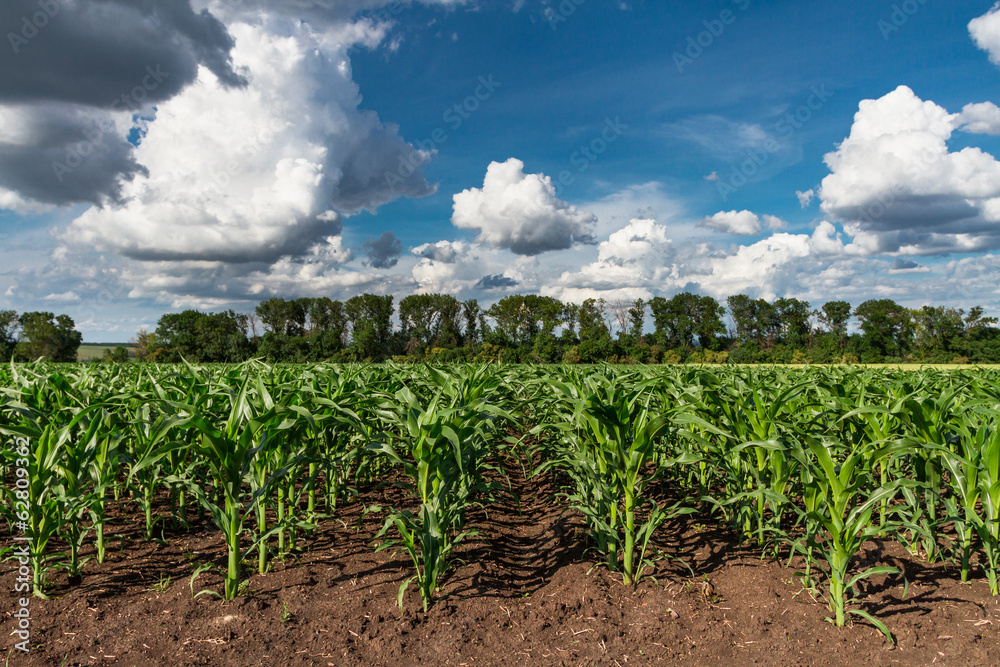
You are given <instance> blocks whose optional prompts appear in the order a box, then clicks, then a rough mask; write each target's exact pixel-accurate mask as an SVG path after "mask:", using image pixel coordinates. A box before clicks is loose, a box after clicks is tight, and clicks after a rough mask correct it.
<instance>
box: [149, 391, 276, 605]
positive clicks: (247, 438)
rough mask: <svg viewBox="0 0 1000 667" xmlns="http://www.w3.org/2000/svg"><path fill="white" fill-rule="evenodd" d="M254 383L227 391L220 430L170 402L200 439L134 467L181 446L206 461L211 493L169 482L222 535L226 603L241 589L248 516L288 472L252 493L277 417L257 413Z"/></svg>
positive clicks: (175, 443) (179, 443) (177, 480)
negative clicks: (257, 462)
mask: <svg viewBox="0 0 1000 667" xmlns="http://www.w3.org/2000/svg"><path fill="white" fill-rule="evenodd" d="M248 384H249V379H248V378H246V377H245V378H244V380H243V384H242V386H241V387H240V388H239V390H238V391H233V390H231V389H228V390H227V391H225V392H224V394H225V395H227V396H228V398H229V401H230V410H229V414H228V417H227V419H226V421H225V422H224V423H223V424H221V428H216V426H215V424H214V423H213V422H212V420H211V419H210V418H208V417H207V416H205V414H203V413H202V412H201V411H200V410H199V409H198V408H196V407H194V406H192V405H187V404H183V403H175V402H172V403H169V404H165V405H164V406H163V408H164V409H165V410H170V411H172V412H173V413H174V414H175V415H177V417H178V420H179V421H178V424H177V426H178V427H185V428H189V429H194V430H195V431H196V432H197V434H198V437H196V438H194V440H193V442H192V443H191V444H188V443H185V442H183V441H176V440H175V441H172V442H169V443H167V444H166V445H164V446H162V447H160V448H158V449H157V450H155V451H154V452H153V453H151V454H150V455H149V456H148V457H146V458H144V459H142V460H140V461H139V462H137V463H136V465H135V466H134V467H133V468H132V474H133V475H135V474H138V473H139V472H141V471H142V470H144V469H145V468H147V467H149V466H152V465H155V464H156V463H157V462H159V461H160V460H161V459H163V458H164V457H165V456H167V455H168V454H169V453H170V452H172V451H175V450H176V449H178V448H181V447H190V448H191V450H192V454H193V455H194V456H195V457H196V458H197V459H199V460H200V461H202V462H204V464H205V466H206V467H207V469H208V474H209V477H210V479H211V481H212V485H213V488H210V489H208V490H207V492H206V489H204V488H203V486H202V485H201V484H199V483H197V480H193V479H180V478H172V479H169V480H168V481H171V482H173V483H176V484H183V485H185V486H186V487H187V488H188V490H189V492H190V493H191V494H192V495H193V496H194V497H195V498H196V499H197V500H198V502H199V503H201V505H202V506H204V507H205V509H206V510H207V511H208V512H209V514H210V515H211V517H212V521H213V522H214V523H215V525H216V526H217V527H218V528H219V530H220V531H222V534H223V538H224V540H225V543H226V556H227V567H226V570H225V583H224V596H223V597H224V598H225V599H226V600H232V599H233V598H235V597H236V595H237V593H238V592H239V588H240V581H241V574H242V570H241V563H242V561H243V559H244V558H245V556H246V554H244V553H243V551H242V542H241V538H242V534H243V527H244V522H245V520H246V518H247V514H248V513H249V512H251V511H254V512H255V508H256V507H257V505H258V504H259V503H262V502H264V499H265V496H267V495H268V494H269V493H270V492H271V490H273V489H274V488H275V486H276V485H277V484H278V483H279V482H280V481H281V480H282V479H283V478H284V476H285V475H286V474H287V472H288V467H285V468H282V469H280V470H277V471H274V472H272V474H271V476H270V477H268V478H267V479H266V480H265V482H264V484H263V485H261V486H260V487H259V488H258V489H256V490H255V491H254V492H252V493H250V494H247V493H246V487H247V486H248V483H249V480H250V478H251V477H252V475H251V473H252V471H253V467H254V462H255V460H256V458H257V457H258V456H261V455H262V452H264V449H265V446H266V444H267V439H266V437H265V431H266V430H267V429H268V428H271V426H272V423H273V421H274V420H275V418H276V411H275V409H274V408H271V409H270V410H266V411H263V412H262V413H259V414H255V411H254V408H255V406H254V405H253V404H252V401H251V399H250V397H249V396H248ZM289 467H290V466H289ZM247 496H249V497H248V498H247ZM252 548H253V546H251V549H252Z"/></svg>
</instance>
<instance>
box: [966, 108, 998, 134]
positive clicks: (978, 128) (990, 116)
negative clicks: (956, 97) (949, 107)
mask: <svg viewBox="0 0 1000 667" xmlns="http://www.w3.org/2000/svg"><path fill="white" fill-rule="evenodd" d="M956 120H957V121H958V122H959V123H960V125H961V126H960V128H959V129H961V130H962V131H963V132H971V133H973V134H1000V107H998V106H997V105H995V104H993V103H992V102H982V103H980V104H966V105H965V108H964V109H962V113H960V114H959V115H958V118H957V119H956Z"/></svg>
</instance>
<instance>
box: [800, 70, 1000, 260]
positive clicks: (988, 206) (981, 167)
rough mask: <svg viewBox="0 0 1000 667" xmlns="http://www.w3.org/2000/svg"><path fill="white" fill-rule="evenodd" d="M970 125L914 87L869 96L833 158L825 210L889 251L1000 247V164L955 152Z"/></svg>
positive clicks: (978, 153) (973, 151) (975, 151)
mask: <svg viewBox="0 0 1000 667" xmlns="http://www.w3.org/2000/svg"><path fill="white" fill-rule="evenodd" d="M962 123H963V120H962V116H961V115H958V114H950V113H948V111H947V110H946V109H944V108H942V107H941V106H939V105H937V104H935V103H934V102H930V101H924V100H922V99H920V98H919V97H917V95H916V94H915V93H914V92H913V91H912V90H911V89H910V88H908V87H906V86H900V87H899V88H897V89H896V90H895V91H893V92H891V93H889V94H887V95H885V96H884V97H882V98H880V99H877V100H864V101H862V102H861V104H860V110H859V111H858V113H857V114H856V115H855V117H854V125H853V127H852V128H851V134H850V136H849V137H848V138H847V139H845V140H844V141H843V142H842V143H841V144H840V146H839V147H838V149H837V150H836V151H834V152H832V153H829V154H827V155H826V157H825V162H826V164H827V166H829V167H830V171H831V173H830V175H829V176H827V177H826V178H825V179H823V183H822V186H821V188H820V198H821V199H822V210H823V211H824V212H825V213H827V214H828V215H830V216H833V217H834V218H837V219H839V220H841V221H843V222H844V223H846V225H845V229H846V231H848V232H849V233H850V234H851V235H852V236H858V235H859V234H870V235H874V237H875V238H876V239H877V243H876V244H875V247H874V248H873V249H875V250H881V251H886V252H896V251H904V252H909V253H920V252H928V253H933V252H952V251H966V250H974V249H977V248H978V249H983V248H987V247H995V246H997V245H1000V239H998V232H1000V230H998V229H997V225H996V223H997V222H998V221H1000V216H997V215H996V213H997V212H998V211H1000V206H998V204H1000V202H997V201H996V200H997V198H998V197H1000V162H997V160H996V159H995V158H994V157H993V156H992V155H990V154H988V153H986V152H984V151H982V150H980V149H979V148H976V147H967V148H963V149H962V150H960V151H957V152H951V151H950V150H949V148H948V144H947V142H948V140H949V139H950V138H951V135H952V133H953V132H954V131H955V130H956V129H958V128H959V127H960V126H961V125H962Z"/></svg>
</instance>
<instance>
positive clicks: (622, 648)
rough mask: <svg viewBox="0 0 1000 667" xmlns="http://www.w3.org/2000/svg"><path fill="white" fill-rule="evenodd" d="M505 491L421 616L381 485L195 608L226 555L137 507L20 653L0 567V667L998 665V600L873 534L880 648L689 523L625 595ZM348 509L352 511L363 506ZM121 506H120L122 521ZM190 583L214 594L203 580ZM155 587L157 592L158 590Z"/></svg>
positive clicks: (204, 528)
mask: <svg viewBox="0 0 1000 667" xmlns="http://www.w3.org/2000/svg"><path fill="white" fill-rule="evenodd" d="M513 490H514V492H515V493H516V494H518V495H519V496H520V504H518V503H517V502H515V501H514V500H512V499H511V498H506V499H503V500H501V502H499V503H498V504H497V505H495V506H490V508H489V513H488V515H487V514H486V513H484V512H482V511H480V512H479V513H478V514H477V515H476V517H475V523H476V527H477V528H478V529H479V530H480V531H481V532H480V534H479V535H478V536H477V537H475V538H472V540H470V541H469V542H468V543H467V544H466V545H465V547H464V548H463V549H462V550H461V553H460V556H461V558H462V559H463V560H464V563H457V567H456V569H455V570H454V571H453V572H452V574H451V575H450V576H449V577H448V579H447V582H446V585H445V586H444V591H443V592H444V594H445V595H444V596H443V597H442V599H440V601H438V602H437V603H436V604H435V605H434V606H433V607H432V608H431V610H430V611H429V612H428V613H426V614H425V613H423V611H422V610H421V609H422V607H421V604H420V599H419V595H418V593H417V592H416V589H415V588H413V587H411V588H410V591H409V592H408V594H407V596H406V598H405V611H404V612H402V613H401V612H400V611H399V608H398V607H397V605H396V594H397V591H398V587H399V584H400V582H401V581H403V580H405V579H407V578H409V577H410V576H411V569H410V567H411V566H410V564H409V562H408V560H407V557H406V555H405V554H402V553H399V554H394V553H393V552H391V551H382V552H379V553H375V552H374V548H373V542H372V538H373V537H374V535H375V533H376V532H377V531H378V529H379V528H380V527H381V519H380V518H379V516H378V515H376V514H367V515H366V514H363V508H364V503H367V504H374V503H384V504H391V503H392V501H393V500H397V499H398V498H399V496H398V493H399V492H398V490H396V489H393V488H391V487H382V488H381V489H377V488H367V489H362V493H361V496H360V499H359V500H355V501H353V502H352V503H350V504H348V505H347V506H345V507H344V508H343V509H342V510H341V511H340V514H339V519H340V520H341V521H343V523H340V522H339V521H327V522H325V523H324V524H323V525H322V527H321V529H320V531H318V533H317V534H316V535H314V536H312V537H310V538H308V539H306V540H302V541H300V542H299V546H301V547H304V549H303V551H301V552H300V553H298V554H296V556H294V557H289V558H287V559H286V560H285V562H284V563H276V564H275V568H274V571H272V572H269V573H268V574H266V575H264V576H259V575H254V576H252V577H251V578H250V580H249V581H250V583H249V590H248V591H247V592H246V594H245V595H243V596H241V597H239V598H237V599H236V600H234V601H231V602H223V601H221V600H219V599H218V598H216V597H213V596H209V595H202V596H200V597H197V598H195V597H193V596H192V592H191V588H190V584H189V579H190V575H191V573H192V571H193V570H194V567H195V564H196V563H201V562H206V561H210V560H212V561H215V562H217V563H219V564H222V563H223V562H224V559H225V556H224V550H223V543H222V541H221V538H220V537H219V536H218V534H217V533H216V532H215V529H214V527H212V526H211V525H207V524H202V525H195V526H194V527H193V528H192V529H190V530H189V531H183V532H177V533H173V534H169V533H168V534H167V536H166V537H167V545H166V546H162V545H159V544H155V543H154V544H150V543H145V542H143V541H142V540H141V537H140V535H139V534H138V532H137V530H138V528H139V526H136V525H134V515H133V516H132V517H125V516H123V515H121V514H119V515H118V516H117V517H116V523H117V524H118V525H119V526H126V524H128V525H127V526H126V528H124V532H123V533H122V536H123V538H124V541H123V543H122V544H123V545H124V550H122V549H121V548H120V543H119V541H118V540H117V539H116V540H115V542H114V545H113V548H112V550H111V554H110V556H109V558H108V560H107V561H106V562H105V563H104V564H103V565H98V564H97V563H96V562H91V563H89V564H88V566H87V574H86V576H85V578H84V580H83V582H82V583H81V584H77V585H70V583H69V582H68V581H67V579H66V577H65V575H60V574H57V575H55V586H54V589H53V591H52V596H53V597H52V599H51V600H49V601H42V600H37V599H35V600H32V602H31V612H32V626H31V632H32V636H31V644H32V650H31V653H30V654H28V655H25V654H23V653H20V652H18V651H14V650H13V648H12V647H13V645H14V643H15V641H17V639H16V638H15V637H13V636H8V632H10V631H11V630H12V629H13V627H14V621H13V619H12V618H11V616H10V614H11V612H12V611H14V609H15V600H14V598H15V595H14V593H13V587H14V571H13V568H12V567H11V564H10V563H4V564H2V566H0V587H2V589H3V590H6V591H10V593H8V594H7V595H6V596H4V595H0V601H5V602H4V606H5V607H6V609H5V610H4V611H5V615H4V618H3V620H2V623H3V626H4V627H5V628H7V629H5V630H4V631H3V632H2V635H3V636H4V637H5V646H4V654H5V656H6V659H7V660H8V663H6V664H9V665H25V666H29V665H30V666H42V665H44V666H51V665H67V666H70V665H160V666H163V665H219V666H222V665H240V666H244V665H246V666H249V665H269V666H272V665H320V666H330V665H337V666H339V665H394V666H395V665H456V666H459V665H546V666H547V665H619V666H623V665H627V664H633V665H638V664H652V663H662V664H689V665H733V666H741V665H755V664H763V665H837V666H838V667H843V666H844V665H861V664H864V665H871V666H874V665H929V664H942V665H948V664H952V665H997V664H1000V604H998V600H997V599H994V598H992V597H991V596H990V595H989V589H988V587H987V584H986V582H985V579H984V578H982V577H981V576H978V575H977V578H976V579H975V580H974V581H973V582H972V583H970V584H962V583H961V582H960V581H959V579H958V573H957V571H956V570H955V569H954V568H952V567H949V566H946V565H933V566H928V565H926V564H922V563H921V562H920V561H919V560H918V559H916V558H913V557H911V556H909V555H908V554H907V553H906V551H905V550H904V549H902V548H901V547H900V546H898V545H897V544H896V543H894V542H893V543H888V542H887V543H885V544H879V543H871V544H869V545H867V546H868V548H867V549H866V554H865V560H866V563H869V564H875V563H880V564H891V565H896V566H897V567H901V568H903V569H904V571H905V573H906V578H907V579H908V580H909V582H910V585H909V591H908V592H907V594H906V597H905V599H903V593H904V589H903V585H902V584H903V578H902V577H900V576H895V575H892V576H889V577H880V578H876V579H874V580H873V581H872V582H871V583H869V584H866V585H865V586H864V590H863V607H864V608H865V609H866V610H867V611H869V612H872V613H874V614H876V615H877V616H878V617H879V618H881V619H882V620H883V621H884V622H885V623H886V624H887V625H888V626H889V628H890V630H891V631H892V632H893V634H894V635H895V637H896V639H897V643H896V644H895V646H892V645H890V644H888V643H887V642H886V641H885V640H884V638H883V637H882V635H881V633H879V632H878V631H877V630H876V629H875V628H873V627H872V626H871V625H868V624H867V623H863V622H857V623H854V624H853V625H849V626H848V627H845V628H836V627H833V626H832V625H831V624H829V623H827V622H826V621H825V620H824V619H825V617H827V616H828V615H829V612H828V610H827V608H826V605H825V604H824V603H823V602H822V601H819V600H814V599H813V598H812V597H811V596H810V594H809V592H808V591H804V590H803V588H802V586H801V585H800V584H799V583H797V581H795V580H793V579H792V573H793V571H794V570H793V569H789V568H786V567H785V566H784V563H775V562H768V561H762V560H761V559H760V557H759V554H758V553H755V552H754V550H753V549H750V548H744V547H740V546H739V545H737V544H736V543H735V542H734V540H733V539H732V538H731V537H730V536H728V535H727V534H726V533H725V532H723V531H721V530H719V529H718V528H717V527H716V526H717V522H714V521H712V520H710V519H707V518H706V517H699V516H697V515H695V516H690V517H684V518H683V519H682V520H675V521H674V522H672V523H670V524H668V525H667V526H665V527H664V528H663V529H661V531H660V532H659V534H658V536H657V540H656V548H657V549H658V550H659V553H661V554H666V555H669V556H672V557H675V558H683V559H684V560H685V561H686V562H687V563H688V564H689V565H690V567H691V568H692V569H693V570H694V573H695V574H694V576H692V574H691V572H689V571H688V569H687V568H686V566H685V565H683V564H681V563H680V562H678V561H676V560H674V559H672V558H664V559H662V560H659V561H658V564H657V568H656V571H655V572H654V576H653V577H647V578H646V579H645V580H644V581H643V582H641V583H640V585H639V586H638V588H637V589H636V590H635V591H633V590H631V589H630V588H627V587H625V586H624V585H623V584H622V582H621V579H620V578H618V577H616V576H615V575H613V574H611V573H609V572H608V571H607V570H606V569H604V568H600V567H597V568H595V567H594V563H593V561H592V560H591V559H590V556H589V555H588V554H586V553H584V546H585V542H584V538H583V534H582V528H581V523H580V520H579V518H578V517H576V516H575V515H574V513H573V512H569V511H566V512H562V511H561V510H560V506H559V504H558V503H557V502H556V501H554V500H553V498H552V494H553V489H552V488H551V487H545V486H541V487H540V486H539V484H538V482H535V481H527V482H526V481H524V480H517V479H515V480H514V489H513ZM362 501H364V502H362ZM130 511H131V510H130ZM194 586H195V590H196V591H197V590H201V589H203V588H214V589H215V590H220V589H221V578H220V577H219V576H218V575H217V574H215V573H205V574H203V575H201V576H200V577H198V579H197V580H196V581H195V584H194ZM161 588H162V589H163V590H162V591H161V590H159V589H161Z"/></svg>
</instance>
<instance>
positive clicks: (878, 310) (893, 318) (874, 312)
mask: <svg viewBox="0 0 1000 667" xmlns="http://www.w3.org/2000/svg"><path fill="white" fill-rule="evenodd" d="M854 316H855V317H857V318H858V320H859V322H860V324H861V331H862V340H861V350H862V355H863V356H862V359H861V360H862V361H865V362H867V363H871V362H877V361H882V360H884V359H887V358H900V357H902V356H903V355H904V354H906V352H907V351H908V350H909V348H910V345H911V342H912V339H913V320H912V318H911V316H910V311H909V310H908V309H906V308H904V307H902V306H900V305H899V304H898V303H896V302H895V301H893V300H891V299H871V300H869V301H865V302H864V303H862V304H861V305H860V306H858V307H857V308H855V309H854Z"/></svg>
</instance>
